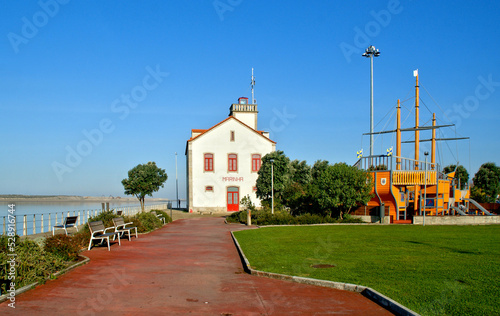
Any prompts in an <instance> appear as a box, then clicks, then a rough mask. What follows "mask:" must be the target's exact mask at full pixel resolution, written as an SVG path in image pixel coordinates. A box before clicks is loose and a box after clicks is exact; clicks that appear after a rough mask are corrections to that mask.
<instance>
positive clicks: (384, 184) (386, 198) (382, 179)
mask: <svg viewBox="0 0 500 316" xmlns="http://www.w3.org/2000/svg"><path fill="white" fill-rule="evenodd" d="M375 179H376V183H375V186H376V187H375V188H376V192H375V193H376V194H377V195H378V196H379V197H380V199H381V200H382V201H383V202H384V203H385V207H386V210H387V208H389V210H390V212H389V215H392V216H393V217H394V218H396V216H397V210H398V209H397V204H396V201H395V199H394V196H393V195H392V191H391V184H390V179H391V174H390V171H379V172H376V177H375Z"/></svg>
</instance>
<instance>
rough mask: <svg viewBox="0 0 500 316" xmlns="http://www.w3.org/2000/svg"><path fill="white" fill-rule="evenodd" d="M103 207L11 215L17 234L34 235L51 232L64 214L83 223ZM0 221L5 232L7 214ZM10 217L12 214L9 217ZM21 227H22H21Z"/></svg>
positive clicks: (126, 209) (127, 210) (125, 211)
mask: <svg viewBox="0 0 500 316" xmlns="http://www.w3.org/2000/svg"><path fill="white" fill-rule="evenodd" d="M169 206H170V203H168V204H167V203H164V204H153V205H146V206H144V211H151V210H165V209H167V208H168V207H169ZM112 210H113V211H114V212H115V213H116V212H119V211H121V212H122V215H124V216H132V215H135V214H137V213H139V212H141V207H140V206H121V207H115V208H113V209H112ZM101 212H103V209H95V210H81V211H80V210H78V211H64V212H51V213H41V214H25V215H13V216H15V218H16V233H17V234H18V235H19V236H28V235H35V234H38V233H46V232H51V231H52V227H53V226H54V225H56V223H62V221H64V218H65V217H66V216H78V221H77V224H78V225H84V224H86V223H87V222H88V220H89V218H91V217H94V216H96V215H99V214H100V213H101ZM0 218H1V221H2V234H3V235H5V234H7V225H8V219H9V217H8V216H1V217H0ZM10 218H12V215H11V217H10ZM21 227H22V228H21Z"/></svg>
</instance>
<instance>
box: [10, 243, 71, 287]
mask: <svg viewBox="0 0 500 316" xmlns="http://www.w3.org/2000/svg"><path fill="white" fill-rule="evenodd" d="M7 242H8V237H7V236H5V235H3V236H0V249H2V251H0V280H8V272H9V271H8V269H10V265H9V264H8V260H10V259H11V257H9V256H7V252H6V251H5V249H7V248H6V246H7ZM15 260H16V275H15V277H16V278H15V283H16V288H21V287H23V286H25V285H28V284H31V283H34V282H39V283H43V282H45V280H46V279H47V278H49V277H50V275H51V274H52V273H55V272H57V271H59V270H61V269H63V268H65V266H66V265H65V262H64V260H63V259H62V258H60V257H58V256H56V255H54V254H53V253H50V252H45V251H44V250H43V248H42V247H40V246H39V245H38V244H37V243H36V242H34V241H32V240H29V239H25V240H21V239H19V237H18V236H16V256H15ZM0 288H1V291H2V292H4V291H6V290H7V288H6V284H5V283H2V284H1V285H0Z"/></svg>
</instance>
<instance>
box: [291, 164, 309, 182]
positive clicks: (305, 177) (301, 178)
mask: <svg viewBox="0 0 500 316" xmlns="http://www.w3.org/2000/svg"><path fill="white" fill-rule="evenodd" d="M289 171H290V179H289V180H290V183H291V184H293V183H298V184H301V185H304V184H308V183H309V182H311V167H310V166H309V165H308V164H307V163H306V161H305V160H302V161H298V160H297V159H295V160H293V161H292V162H290V167H289Z"/></svg>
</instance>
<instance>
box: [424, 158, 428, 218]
mask: <svg viewBox="0 0 500 316" xmlns="http://www.w3.org/2000/svg"><path fill="white" fill-rule="evenodd" d="M424 155H425V168H424V170H425V171H424V172H425V175H424V219H423V226H425V205H426V204H427V156H429V152H428V151H426V152H424Z"/></svg>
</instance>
